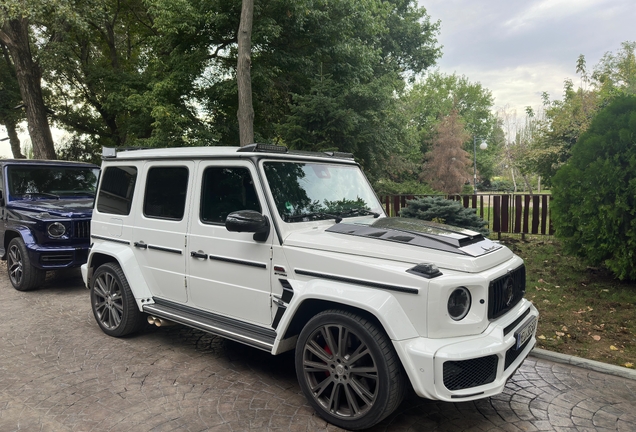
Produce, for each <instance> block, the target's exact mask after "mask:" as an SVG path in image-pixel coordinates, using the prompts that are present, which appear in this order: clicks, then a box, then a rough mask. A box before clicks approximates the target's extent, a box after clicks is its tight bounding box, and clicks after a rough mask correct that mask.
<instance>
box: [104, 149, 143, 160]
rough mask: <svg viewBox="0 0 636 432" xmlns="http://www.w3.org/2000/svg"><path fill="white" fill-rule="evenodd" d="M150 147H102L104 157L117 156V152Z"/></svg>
mask: <svg viewBox="0 0 636 432" xmlns="http://www.w3.org/2000/svg"><path fill="white" fill-rule="evenodd" d="M149 148H150V147H102V159H110V158H116V157H117V152H123V151H131V150H146V149H149Z"/></svg>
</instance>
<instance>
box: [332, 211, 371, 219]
mask: <svg viewBox="0 0 636 432" xmlns="http://www.w3.org/2000/svg"><path fill="white" fill-rule="evenodd" d="M339 214H340V216H342V217H352V216H366V215H371V216H373V218H374V219H377V218H379V217H380V213H376V212H372V211H371V210H367V209H351V210H347V211H344V212H341V213H339Z"/></svg>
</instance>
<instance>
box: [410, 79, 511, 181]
mask: <svg viewBox="0 0 636 432" xmlns="http://www.w3.org/2000/svg"><path fill="white" fill-rule="evenodd" d="M401 104H402V106H403V108H402V110H403V112H404V114H403V115H404V116H406V117H407V118H409V119H411V121H410V123H409V128H410V129H411V131H410V133H411V134H412V135H413V139H414V141H415V145H417V146H418V148H419V155H418V156H419V158H420V159H421V154H422V153H426V152H427V151H429V150H430V147H431V145H432V142H433V139H434V136H435V131H436V127H437V125H438V124H439V123H440V121H441V120H442V119H443V118H445V117H446V116H448V115H449V114H450V113H451V112H452V111H453V110H455V111H457V113H458V114H459V117H460V118H461V119H462V121H463V123H464V125H465V128H466V131H467V132H468V139H466V140H465V141H464V142H463V148H464V150H466V151H468V152H469V153H470V154H471V155H472V154H473V137H477V140H478V141H477V145H478V146H479V144H480V143H481V142H482V141H485V142H486V143H487V144H488V148H487V149H486V150H485V151H484V150H480V149H479V148H478V149H477V170H478V172H479V176H480V177H481V178H483V179H489V178H490V177H492V176H493V175H495V173H494V171H495V165H496V162H497V159H498V156H497V155H498V154H499V153H500V151H501V143H500V141H499V140H497V139H496V137H495V136H494V133H495V131H496V126H497V121H496V119H495V117H494V116H493V115H492V113H491V112H492V107H493V104H494V100H493V97H492V94H491V92H490V90H488V89H486V88H484V87H482V85H481V84H480V83H472V82H470V81H469V80H468V78H467V77H465V76H463V75H462V76H458V75H456V74H452V75H446V74H443V73H440V72H432V73H429V74H427V76H426V78H425V79H424V80H422V81H418V82H417V83H416V84H415V85H413V87H412V88H411V89H410V90H409V91H408V92H407V93H406V94H405V95H404V97H403V98H402V101H401Z"/></svg>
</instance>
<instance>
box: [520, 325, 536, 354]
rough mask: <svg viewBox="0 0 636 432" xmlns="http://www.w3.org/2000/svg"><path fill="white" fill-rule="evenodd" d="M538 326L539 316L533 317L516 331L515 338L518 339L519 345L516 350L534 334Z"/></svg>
mask: <svg viewBox="0 0 636 432" xmlns="http://www.w3.org/2000/svg"><path fill="white" fill-rule="evenodd" d="M536 328H537V318H536V317H532V318H530V319H529V320H528V321H526V323H525V324H524V325H522V326H521V327H520V328H519V330H517V331H516V332H515V339H516V340H517V346H516V347H515V350H518V349H519V348H520V347H521V346H522V345H523V344H524V343H526V342H527V341H528V339H530V338H531V337H532V335H533V334H534V331H535V329H536Z"/></svg>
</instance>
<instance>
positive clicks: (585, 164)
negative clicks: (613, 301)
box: [552, 96, 636, 280]
mask: <svg viewBox="0 0 636 432" xmlns="http://www.w3.org/2000/svg"><path fill="white" fill-rule="evenodd" d="M635 137H636V97H634V96H624V97H620V98H617V99H616V100H615V101H613V102H612V103H610V105H608V106H607V107H605V108H604V109H603V110H601V111H599V112H598V114H597V115H596V117H595V118H594V119H593V120H592V123H591V124H590V127H589V129H588V130H587V132H585V133H584V134H583V135H581V137H580V138H579V141H578V142H577V143H576V144H575V145H574V147H573V148H572V153H571V157H570V159H569V160H568V162H567V163H566V164H565V165H564V166H563V167H561V168H560V169H559V171H558V172H557V174H556V175H555V177H554V179H553V189H552V195H553V197H554V205H553V206H552V217H553V223H554V226H555V228H556V231H557V235H558V236H559V237H562V238H563V239H564V245H565V247H566V250H567V251H569V252H570V253H575V254H577V255H579V256H581V257H583V258H585V259H586V260H587V261H588V263H590V264H592V265H600V264H605V265H606V266H607V267H608V268H609V269H610V270H611V271H612V272H613V273H614V274H615V275H616V277H618V278H619V279H632V280H634V279H636V140H635Z"/></svg>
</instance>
